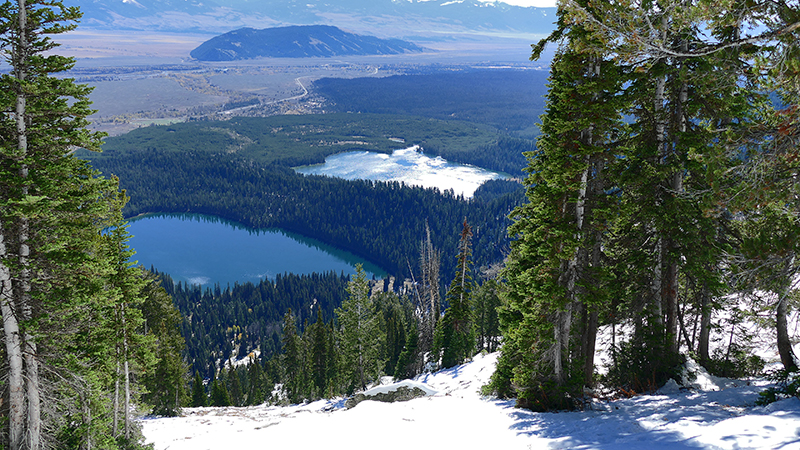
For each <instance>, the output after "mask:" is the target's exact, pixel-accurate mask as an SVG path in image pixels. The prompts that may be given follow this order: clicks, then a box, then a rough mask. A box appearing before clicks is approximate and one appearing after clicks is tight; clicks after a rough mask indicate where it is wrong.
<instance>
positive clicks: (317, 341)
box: [306, 308, 332, 397]
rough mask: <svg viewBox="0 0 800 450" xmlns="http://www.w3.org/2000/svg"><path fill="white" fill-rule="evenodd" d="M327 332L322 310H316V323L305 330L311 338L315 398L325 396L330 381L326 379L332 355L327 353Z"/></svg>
mask: <svg viewBox="0 0 800 450" xmlns="http://www.w3.org/2000/svg"><path fill="white" fill-rule="evenodd" d="M327 331H328V330H327V327H326V325H325V321H324V320H323V319H322V309H321V308H317V321H316V322H314V325H312V326H311V329H309V330H306V332H307V333H309V335H310V336H311V371H312V376H311V378H312V381H313V384H314V392H315V394H316V397H323V396H325V394H326V392H327V390H328V382H329V381H330V380H329V379H328V374H329V369H328V365H329V364H330V363H331V359H332V354H330V353H329V352H328V348H329V339H328V333H327Z"/></svg>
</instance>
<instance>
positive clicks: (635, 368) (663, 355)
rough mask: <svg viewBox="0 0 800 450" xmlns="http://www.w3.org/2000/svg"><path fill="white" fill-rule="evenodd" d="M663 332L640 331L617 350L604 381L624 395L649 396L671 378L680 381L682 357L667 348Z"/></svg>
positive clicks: (657, 330)
mask: <svg viewBox="0 0 800 450" xmlns="http://www.w3.org/2000/svg"><path fill="white" fill-rule="evenodd" d="M663 333H664V330H663V328H659V327H655V326H651V327H647V328H643V329H641V330H640V331H639V332H638V333H636V334H635V335H634V336H632V337H631V338H630V340H628V341H627V342H625V343H623V344H621V345H620V346H619V348H617V349H614V350H613V355H614V360H613V361H612V365H611V367H610V368H609V371H608V374H607V375H606V377H605V379H604V381H605V382H606V383H607V384H608V385H609V386H615V387H617V388H621V389H623V390H625V391H626V392H635V393H639V394H642V393H652V392H655V391H657V390H658V389H659V388H660V387H661V386H663V385H664V384H665V383H666V382H667V381H668V380H669V379H670V378H672V379H674V380H680V379H681V376H680V371H681V364H683V362H684V358H683V356H681V355H679V354H678V353H675V352H673V351H670V350H669V348H667V345H666V342H667V340H666V339H665V338H664V335H663Z"/></svg>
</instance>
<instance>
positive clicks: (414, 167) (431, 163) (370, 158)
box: [295, 146, 506, 198]
mask: <svg viewBox="0 0 800 450" xmlns="http://www.w3.org/2000/svg"><path fill="white" fill-rule="evenodd" d="M295 170H296V171H297V172H299V173H302V174H306V175H327V176H332V177H338V178H344V179H347V180H356V179H360V180H374V181H398V182H403V183H405V184H408V185H413V186H421V187H425V188H438V189H439V190H440V191H445V190H448V189H452V190H453V192H454V193H455V194H456V195H463V196H464V197H465V198H471V197H472V196H473V195H474V194H475V190H476V189H478V187H480V185H481V184H483V183H484V182H486V181H489V180H494V179H498V178H506V176H505V175H503V174H500V173H497V172H492V171H489V170H486V169H481V168H480V167H475V166H469V165H464V164H455V163H451V162H448V161H446V160H445V159H444V158H441V157H438V156H437V157H430V156H427V155H425V154H424V153H422V152H421V151H420V148H419V147H418V146H414V147H410V148H406V149H402V150H395V151H394V152H392V154H391V155H387V154H384V153H375V152H366V151H355V152H344V153H338V154H336V155H332V156H329V157H328V158H326V159H325V163H324V164H315V165H313V166H302V167H296V168H295Z"/></svg>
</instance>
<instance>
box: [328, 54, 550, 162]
mask: <svg viewBox="0 0 800 450" xmlns="http://www.w3.org/2000/svg"><path fill="white" fill-rule="evenodd" d="M546 79H547V72H546V71H516V70H472V71H462V72H455V73H454V72H453V71H451V70H448V71H446V72H445V71H442V72H440V73H433V74H425V75H396V76H391V77H385V78H354V79H343V78H323V79H321V80H317V81H315V82H314V90H315V92H317V93H320V94H321V95H323V96H324V97H325V98H326V99H327V100H328V101H329V103H330V104H331V105H332V107H333V108H334V109H335V110H336V111H341V112H346V111H352V112H362V113H381V114H412V115H415V116H425V117H433V118H437V119H444V120H452V119H454V118H455V119H458V120H466V121H469V122H475V123H482V124H487V125H491V126H494V127H496V128H498V129H501V130H505V131H511V132H518V133H520V134H523V133H524V134H525V135H526V136H535V135H536V134H538V131H537V130H536V129H535V127H533V125H534V124H535V123H537V122H538V118H539V116H540V115H541V114H542V113H543V112H544V106H545V105H544V96H545V94H546V93H547V88H546V86H545V81H546ZM486 156H487V157H489V158H491V157H492V156H491V155H488V154H487V155H486ZM481 167H491V166H481ZM496 170H497V169H496ZM509 173H512V172H509Z"/></svg>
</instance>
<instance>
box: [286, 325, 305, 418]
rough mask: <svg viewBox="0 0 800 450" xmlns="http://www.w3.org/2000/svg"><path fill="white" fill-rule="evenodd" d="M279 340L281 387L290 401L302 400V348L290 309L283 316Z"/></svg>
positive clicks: (297, 401)
mask: <svg viewBox="0 0 800 450" xmlns="http://www.w3.org/2000/svg"><path fill="white" fill-rule="evenodd" d="M281 342H282V343H283V357H282V358H281V362H282V366H283V372H284V377H283V389H284V391H285V392H286V396H287V398H288V399H289V401H290V402H292V403H299V402H300V401H302V394H303V392H302V377H303V374H302V371H303V360H302V348H301V340H300V337H299V336H298V335H297V325H295V318H294V315H293V314H292V310H291V309H289V311H287V312H286V315H284V316H283V337H282V338H281Z"/></svg>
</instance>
